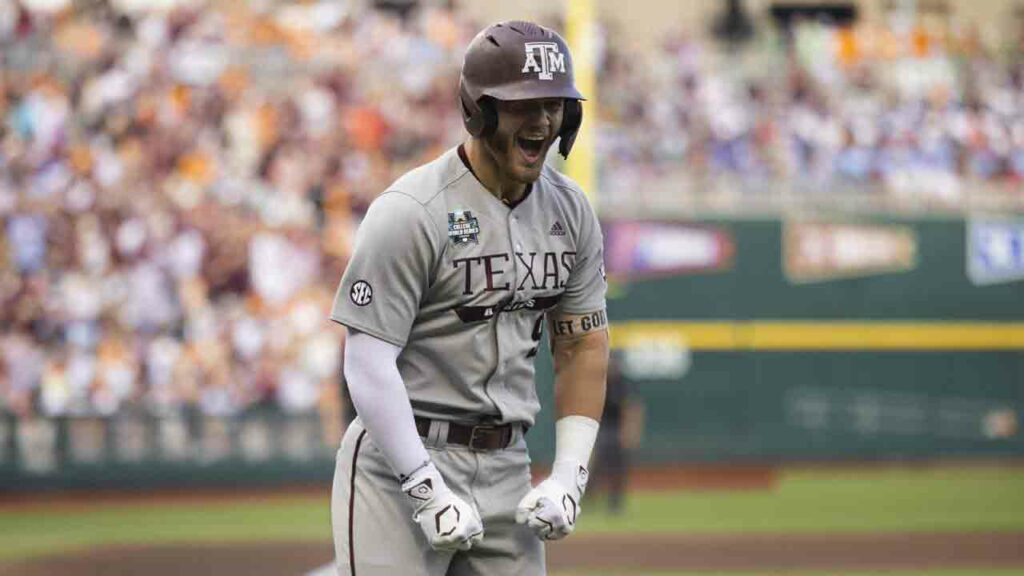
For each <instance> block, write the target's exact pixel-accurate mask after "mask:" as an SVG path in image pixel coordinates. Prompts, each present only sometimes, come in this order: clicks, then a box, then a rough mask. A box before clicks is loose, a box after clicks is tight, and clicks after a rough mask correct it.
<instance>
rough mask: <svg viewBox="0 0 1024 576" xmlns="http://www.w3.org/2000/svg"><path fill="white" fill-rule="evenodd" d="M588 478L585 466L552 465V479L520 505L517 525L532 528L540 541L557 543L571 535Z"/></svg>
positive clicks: (558, 463) (530, 492)
mask: <svg viewBox="0 0 1024 576" xmlns="http://www.w3.org/2000/svg"><path fill="white" fill-rule="evenodd" d="M588 476H589V474H588V472H587V468H586V467H585V466H582V465H580V464H577V463H575V462H555V465H554V467H553V468H552V469H551V476H549V477H548V479H547V480H545V481H543V482H541V483H540V484H539V485H537V487H536V488H534V489H533V490H530V491H529V492H528V493H527V494H526V496H524V497H523V499H522V500H520V501H519V505H518V506H517V507H516V522H518V523H520V524H526V525H527V526H529V527H530V528H532V529H533V531H534V533H535V534H537V537H538V538H540V539H542V540H560V539H562V538H565V537H566V536H568V535H569V534H572V531H573V530H575V529H576V519H577V518H579V515H580V510H581V508H580V500H581V499H582V498H583V493H584V492H585V491H586V489H587V478H588Z"/></svg>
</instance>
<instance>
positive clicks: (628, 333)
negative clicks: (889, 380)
mask: <svg viewBox="0 0 1024 576" xmlns="http://www.w3.org/2000/svg"><path fill="white" fill-rule="evenodd" d="M652 341H653V342H661V343H666V344H675V345H679V346H687V347H689V348H690V349H691V350H722V351H725V350H764V351H772V350H780V351H781V350H845V351H857V350H1024V323H985V322H920V321H919V322H846V321H820V322H770V321H751V322H729V321H724V322H621V323H615V324H613V325H612V327H611V342H612V346H613V347H615V348H626V347H631V346H636V345H642V344H644V343H649V342H652Z"/></svg>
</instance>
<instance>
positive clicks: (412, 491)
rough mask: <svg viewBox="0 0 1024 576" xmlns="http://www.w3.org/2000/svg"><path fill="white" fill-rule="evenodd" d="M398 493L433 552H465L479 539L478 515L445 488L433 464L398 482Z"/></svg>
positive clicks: (481, 526) (481, 533)
mask: <svg viewBox="0 0 1024 576" xmlns="http://www.w3.org/2000/svg"><path fill="white" fill-rule="evenodd" d="M402 492H405V495H406V496H407V497H408V498H409V501H410V502H411V503H412V505H413V509H414V510H415V512H413V515H412V519H413V520H414V521H415V522H416V523H418V524H419V525H420V529H422V530H423V533H424V534H425V535H426V536H427V542H429V543H430V546H431V547H432V548H433V549H435V550H449V551H454V550H469V549H470V548H472V547H473V545H474V544H476V543H477V542H479V541H480V540H481V539H483V537H484V525H483V522H482V521H481V520H480V514H479V513H478V512H477V510H476V508H474V507H473V506H471V505H469V504H468V503H467V502H466V501H465V500H463V499H462V498H459V497H458V496H456V495H455V493H454V492H452V491H451V490H450V489H449V488H448V485H447V484H445V482H444V478H442V477H441V473H440V472H438V471H437V468H436V467H435V466H434V464H433V463H429V464H427V465H425V466H423V467H422V468H420V469H419V470H417V471H416V472H413V473H412V475H410V476H409V478H407V479H406V480H405V482H402Z"/></svg>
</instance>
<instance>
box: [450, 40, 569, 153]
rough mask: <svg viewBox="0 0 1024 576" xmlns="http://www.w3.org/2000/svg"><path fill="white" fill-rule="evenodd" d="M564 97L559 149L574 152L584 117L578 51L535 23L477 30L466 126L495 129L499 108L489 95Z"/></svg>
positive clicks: (465, 75)
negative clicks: (577, 80) (577, 70)
mask: <svg viewBox="0 0 1024 576" xmlns="http://www.w3.org/2000/svg"><path fill="white" fill-rule="evenodd" d="M491 98H493V99H496V100H531V99H534V98H564V99H565V108H564V110H565V111H564V113H563V117H562V126H561V128H560V129H559V131H558V135H559V137H560V142H559V144H558V152H559V153H560V154H561V155H562V156H563V157H566V158H567V157H568V156H569V151H570V150H572V145H573V142H575V140H576V133H577V132H579V129H580V124H581V123H582V122H583V107H582V106H581V105H580V101H581V100H584V98H583V95H582V94H580V93H579V91H578V90H576V85H575V79H574V75H573V64H572V55H571V54H570V53H569V46H568V45H567V44H566V43H565V40H564V39H562V37H561V36H559V35H558V33H556V32H555V31H553V30H550V29H548V28H545V27H544V26H540V25H538V24H533V23H532V22H516V21H513V22H501V23H498V24H494V25H492V26H489V27H488V28H487V29H485V30H484V31H482V32H480V33H479V34H477V36H476V38H474V39H473V41H472V42H470V44H469V48H467V49H466V58H465V60H464V61H463V64H462V75H461V77H460V78H459V101H460V104H461V108H462V120H463V122H464V123H465V125H466V130H467V131H469V133H470V134H472V135H473V136H477V137H486V136H488V135H490V134H492V133H493V132H494V130H495V128H497V126H498V113H497V110H496V109H495V108H494V105H493V103H491V102H489V99H491Z"/></svg>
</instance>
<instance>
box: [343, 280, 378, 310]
mask: <svg viewBox="0 0 1024 576" xmlns="http://www.w3.org/2000/svg"><path fill="white" fill-rule="evenodd" d="M348 297H349V298H351V299H352V303H353V304H355V305H356V306H366V305H367V304H369V303H370V302H373V288H372V287H370V283H369V282H367V281H366V280H359V281H358V282H356V283H355V284H353V285H352V290H350V291H349V293H348Z"/></svg>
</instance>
